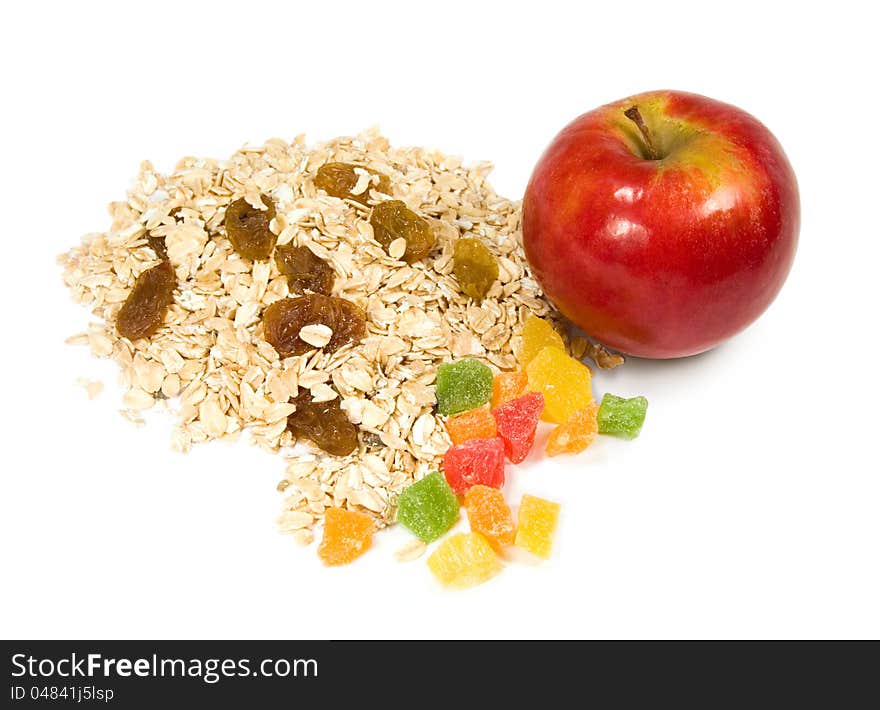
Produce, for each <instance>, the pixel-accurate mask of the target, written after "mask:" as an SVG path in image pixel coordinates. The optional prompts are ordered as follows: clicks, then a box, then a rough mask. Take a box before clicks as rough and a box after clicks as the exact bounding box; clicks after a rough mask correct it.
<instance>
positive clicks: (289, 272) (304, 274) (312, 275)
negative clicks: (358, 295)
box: [275, 244, 335, 296]
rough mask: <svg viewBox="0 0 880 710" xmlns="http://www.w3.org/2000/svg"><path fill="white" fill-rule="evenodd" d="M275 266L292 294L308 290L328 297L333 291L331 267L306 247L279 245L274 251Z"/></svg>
mask: <svg viewBox="0 0 880 710" xmlns="http://www.w3.org/2000/svg"><path fill="white" fill-rule="evenodd" d="M275 264H276V265H277V266H278V271H280V272H281V274H282V275H283V276H285V277H286V278H287V285H288V286H289V287H290V290H291V291H293V292H294V293H302V292H303V291H306V290H308V291H314V292H315V293H323V294H324V295H328V296H329V295H330V291H331V290H332V289H333V279H334V277H335V274H334V273H333V267H332V266H330V264H328V263H327V262H326V261H324V260H323V259H322V258H321V257H319V256H316V255H315V254H314V253H313V252H312V250H311V249H309V248H308V247H295V246H293V245H292V244H283V245H281V246H280V247H278V248H277V249H275Z"/></svg>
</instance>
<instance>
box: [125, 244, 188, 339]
mask: <svg viewBox="0 0 880 710" xmlns="http://www.w3.org/2000/svg"><path fill="white" fill-rule="evenodd" d="M175 282H176V279H175V275H174V268H173V267H172V266H171V262H169V261H163V262H162V263H161V264H158V265H156V266H154V267H153V268H151V269H147V270H146V271H144V272H143V273H142V274H141V275H140V276H138V277H137V279H136V280H135V282H134V288H132V289H131V293H129V294H128V298H126V299H125V303H123V304H122V308H120V309H119V313H118V314H117V316H116V330H117V331H118V332H119V334H120V335H121V336H122V337H123V338H128V339H129V340H137V339H138V338H149V337H150V336H151V335H152V334H153V333H155V332H156V331H157V330H158V329H159V326H161V325H162V321H164V320H165V314H166V313H167V312H168V306H170V305H171V304H172V303H173V302H174V286H175Z"/></svg>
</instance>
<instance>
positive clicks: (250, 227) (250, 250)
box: [223, 195, 278, 260]
mask: <svg viewBox="0 0 880 710" xmlns="http://www.w3.org/2000/svg"><path fill="white" fill-rule="evenodd" d="M260 199H261V200H262V202H263V204H264V205H266V209H265V210H258V209H257V208H256V207H253V206H251V204H250V203H249V202H248V201H247V200H245V199H244V198H243V197H242V198H239V199H238V200H236V201H235V202H233V203H232V204H230V205H229V206H228V207H227V208H226V216H225V218H224V221H223V223H224V225H225V226H226V236H227V237H228V238H229V241H230V242H231V243H232V248H233V249H235V251H237V252H238V253H239V254H241V255H242V256H243V257H244V258H245V259H254V260H255V259H268V258H269V255H270V254H271V253H272V249H274V248H275V242H276V241H278V237H277V236H276V235H275V234H273V233H272V231H271V230H270V229H269V223H270V222H271V221H272V220H273V219H274V218H275V204H274V203H273V202H272V200H270V199H269V198H268V197H266V196H265V195H261V196H260Z"/></svg>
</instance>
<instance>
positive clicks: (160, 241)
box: [147, 232, 168, 261]
mask: <svg viewBox="0 0 880 710" xmlns="http://www.w3.org/2000/svg"><path fill="white" fill-rule="evenodd" d="M147 245H148V246H149V247H150V249H152V250H153V251H154V252H156V258H157V259H162V260H163V261H165V260H167V259H168V250H167V249H166V248H165V237H156V236H154V235H152V234H150V233H149V232H147Z"/></svg>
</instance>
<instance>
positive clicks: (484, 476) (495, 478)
mask: <svg viewBox="0 0 880 710" xmlns="http://www.w3.org/2000/svg"><path fill="white" fill-rule="evenodd" d="M443 473H444V474H445V475H446V480H447V481H448V482H449V486H450V487H451V488H452V490H453V492H455V493H464V492H465V491H466V490H467V489H468V488H470V487H471V486H474V485H476V484H477V483H482V484H483V485H485V486H492V487H493V488H501V486H503V485H504V444H503V443H501V439H499V438H498V437H497V436H496V437H493V438H491V439H469V440H468V441H466V442H464V443H463V444H458V445H457V446H451V447H450V448H448V449H447V450H446V453H445V454H444V456H443Z"/></svg>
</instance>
